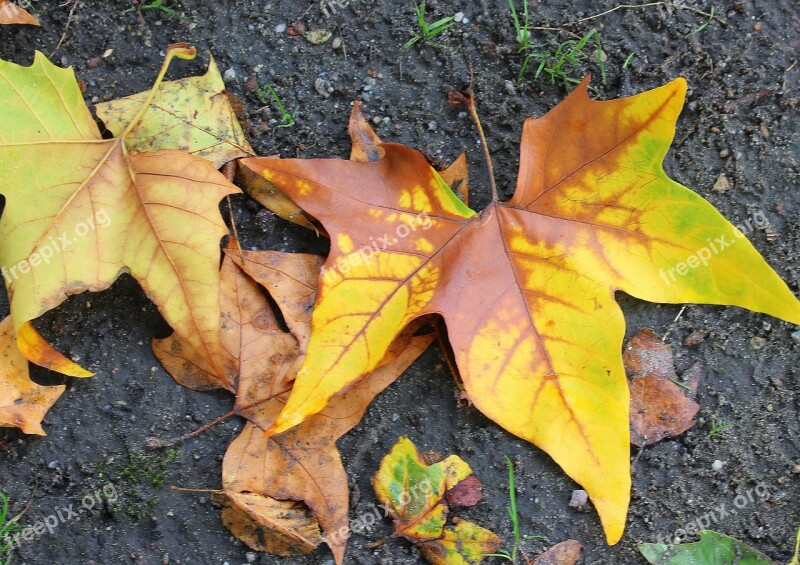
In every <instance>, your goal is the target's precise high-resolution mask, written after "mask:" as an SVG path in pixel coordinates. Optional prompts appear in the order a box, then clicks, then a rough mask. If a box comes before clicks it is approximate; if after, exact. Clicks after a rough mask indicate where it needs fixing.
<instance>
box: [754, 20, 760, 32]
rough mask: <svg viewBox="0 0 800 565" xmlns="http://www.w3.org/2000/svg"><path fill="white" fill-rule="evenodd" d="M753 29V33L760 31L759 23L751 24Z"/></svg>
mask: <svg viewBox="0 0 800 565" xmlns="http://www.w3.org/2000/svg"><path fill="white" fill-rule="evenodd" d="M753 29H754V30H755V31H761V22H756V23H755V24H753Z"/></svg>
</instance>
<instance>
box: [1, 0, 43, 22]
mask: <svg viewBox="0 0 800 565" xmlns="http://www.w3.org/2000/svg"><path fill="white" fill-rule="evenodd" d="M2 24H27V25H33V26H38V25H39V20H37V19H36V18H34V17H33V16H32V15H30V14H29V13H28V12H27V11H25V10H23V9H22V8H20V7H19V6H17V5H16V4H12V3H11V2H10V1H9V0H0V25H2Z"/></svg>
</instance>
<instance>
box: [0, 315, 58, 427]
mask: <svg viewBox="0 0 800 565" xmlns="http://www.w3.org/2000/svg"><path fill="white" fill-rule="evenodd" d="M66 388H67V387H66V386H64V385H58V386H41V385H38V384H36V383H35V382H33V381H32V380H31V379H30V376H29V374H28V360H27V359H25V357H23V356H22V354H21V353H20V352H19V349H18V348H17V340H16V336H15V335H14V324H13V323H12V321H11V316H7V317H6V318H4V319H3V321H2V322H0V426H2V427H7V428H19V429H20V430H22V431H23V432H24V433H26V434H37V435H41V436H43V435H46V434H45V433H44V430H43V429H42V418H44V416H45V414H47V411H48V410H50V407H51V406H53V404H54V403H55V402H56V400H58V399H59V397H60V396H61V395H62V394H63V393H64V391H65V390H66Z"/></svg>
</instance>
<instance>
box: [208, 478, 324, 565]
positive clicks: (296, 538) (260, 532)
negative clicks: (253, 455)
mask: <svg viewBox="0 0 800 565" xmlns="http://www.w3.org/2000/svg"><path fill="white" fill-rule="evenodd" d="M214 500H215V501H216V502H218V503H219V504H222V505H223V506H224V507H225V508H224V509H223V510H222V523H223V524H225V527H226V528H228V529H229V530H230V531H231V533H233V535H235V536H236V537H237V538H239V539H240V540H242V541H243V542H244V543H246V544H247V545H248V547H250V548H252V549H255V550H256V551H266V552H269V553H274V554H275V555H281V556H284V557H289V556H293V555H304V554H306V553H310V552H312V551H314V550H315V549H316V547H317V546H318V545H319V544H320V543H322V541H323V539H322V535H321V534H320V531H319V525H318V524H317V521H316V520H314V518H313V517H312V516H311V514H310V513H309V512H308V509H307V508H306V507H305V505H304V504H301V503H299V502H292V501H290V500H275V499H274V498H270V497H268V496H262V495H259V494H253V493H248V492H241V493H237V492H226V493H224V494H220V493H214Z"/></svg>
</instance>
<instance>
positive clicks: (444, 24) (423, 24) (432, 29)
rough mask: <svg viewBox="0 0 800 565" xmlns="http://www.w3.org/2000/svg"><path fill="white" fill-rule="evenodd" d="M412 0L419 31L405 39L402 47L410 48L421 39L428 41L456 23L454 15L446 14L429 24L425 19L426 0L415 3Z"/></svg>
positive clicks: (414, 0)
mask: <svg viewBox="0 0 800 565" xmlns="http://www.w3.org/2000/svg"><path fill="white" fill-rule="evenodd" d="M413 2H414V11H415V12H416V14H417V24H418V25H419V30H420V32H419V33H418V34H416V35H415V36H414V37H412V38H411V39H409V40H408V41H406V42H405V43H404V44H403V49H410V48H411V46H412V45H414V44H415V43H417V42H418V41H421V40H424V41H425V43H429V42H430V41H431V39H433V38H434V37H436V36H437V35H439V34H440V33H442V32H444V31H445V30H447V29H449V28H451V27H453V24H455V23H456V18H455V16H447V17H446V18H442V19H441V20H437V21H435V22H433V23H432V24H429V23H428V21H427V20H426V19H425V2H426V0H422V3H421V4H417V2H416V0H413Z"/></svg>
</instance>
